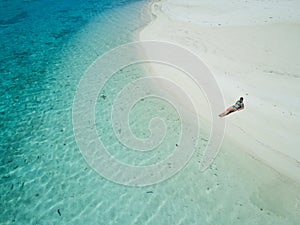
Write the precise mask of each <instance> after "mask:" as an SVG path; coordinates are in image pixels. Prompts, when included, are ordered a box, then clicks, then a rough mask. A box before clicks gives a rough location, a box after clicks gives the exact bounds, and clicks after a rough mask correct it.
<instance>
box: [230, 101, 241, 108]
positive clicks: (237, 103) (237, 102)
mask: <svg viewBox="0 0 300 225" xmlns="http://www.w3.org/2000/svg"><path fill="white" fill-rule="evenodd" d="M235 105H238V106H239V107H238V108H237V107H236V106H235ZM235 105H233V106H232V108H234V109H239V108H242V103H241V102H240V101H236V103H235Z"/></svg>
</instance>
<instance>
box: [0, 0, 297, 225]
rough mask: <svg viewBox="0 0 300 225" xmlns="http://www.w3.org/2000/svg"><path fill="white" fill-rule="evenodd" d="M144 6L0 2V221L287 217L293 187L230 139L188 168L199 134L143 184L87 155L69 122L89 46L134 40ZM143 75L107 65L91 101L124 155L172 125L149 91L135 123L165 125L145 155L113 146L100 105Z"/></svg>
mask: <svg viewBox="0 0 300 225" xmlns="http://www.w3.org/2000/svg"><path fill="white" fill-rule="evenodd" d="M147 5H148V2H147V1H83V0H82V1H79V0H77V1H67V0H65V1H50V0H44V1H1V8H0V9H1V13H0V18H1V19H0V26H1V30H0V32H1V33H0V43H1V54H0V61H1V67H0V71H1V77H0V79H1V82H0V85H1V86H0V93H1V105H0V118H1V119H0V126H1V130H0V137H1V139H0V146H1V152H0V154H1V157H0V159H1V165H0V173H1V178H0V179H1V180H0V189H1V197H0V198H1V199H0V209H1V211H0V224H155V225H156V224H272V225H274V224H280V225H281V224H296V223H297V221H299V215H300V213H299V205H298V204H300V203H299V199H298V198H297V193H299V187H297V186H295V185H294V184H293V183H292V182H290V181H289V180H287V179H284V178H282V177H281V176H279V175H277V174H276V173H274V172H272V171H271V170H270V169H269V168H267V167H264V166H262V165H261V164H260V163H259V162H257V161H256V160H254V159H252V158H250V157H248V156H247V155H245V154H242V153H237V152H235V151H234V150H230V149H229V148H226V146H233V145H232V143H230V141H227V142H226V141H225V143H224V148H222V152H221V154H220V156H219V157H218V158H217V160H216V162H215V163H214V164H213V165H212V166H211V168H210V169H209V170H207V171H206V172H204V173H200V172H199V170H198V166H199V160H200V158H201V149H202V148H203V146H204V145H205V144H206V142H205V141H204V142H200V146H199V149H197V151H196V152H195V154H194V156H193V158H192V160H191V161H190V163H189V164H188V165H187V167H186V168H185V169H183V170H181V171H180V172H179V173H178V174H176V175H175V176H174V177H172V178H170V179H168V180H166V181H164V182H162V183H159V184H156V185H152V186H148V187H142V188H136V187H128V186H124V185H119V184H116V183H113V182H111V181H108V180H107V179H105V178H103V177H101V176H99V175H98V174H97V173H96V172H95V171H94V170H93V169H92V168H90V166H89V165H88V164H87V163H86V162H85V160H84V159H83V157H82V155H81V153H80V151H79V149H78V146H77V144H76V142H75V138H74V134H73V127H72V103H73V98H74V94H75V91H76V88H77V85H78V83H79V80H80V78H81V77H82V75H83V74H84V72H85V70H86V69H87V67H88V66H89V65H90V64H91V63H92V62H93V61H94V60H95V59H96V58H97V57H98V56H100V55H101V54H103V53H105V52H106V51H107V50H109V49H112V48H113V47H116V46H118V45H120V44H124V43H127V42H129V41H132V40H137V37H136V35H137V34H138V31H139V29H141V28H142V27H143V26H145V25H146V23H147V22H148V21H149V19H150V17H149V15H148V12H147ZM142 76H143V68H141V67H140V66H131V67H128V68H126V69H124V70H123V71H121V72H118V73H116V75H115V76H114V77H113V78H112V80H111V81H110V82H108V83H107V86H106V87H105V89H104V92H103V93H105V96H107V98H105V99H104V98H101V96H99V101H98V102H99V104H98V105H97V113H98V114H97V115H98V117H97V121H96V123H97V129H98V131H99V133H100V134H101V135H102V136H103V140H104V142H105V143H106V145H107V146H110V148H109V150H110V153H111V154H113V155H114V156H115V157H117V158H118V159H120V160H123V161H124V162H127V163H131V164H134V165H148V164H151V163H153V162H155V161H158V160H161V159H163V158H165V157H166V156H167V155H168V154H169V153H170V152H171V151H172V147H173V146H174V141H175V140H176V139H177V138H178V133H179V130H178V127H177V126H178V120H177V117H176V113H175V111H174V110H173V109H172V107H169V106H168V105H166V104H165V102H160V101H158V100H157V99H152V98H150V99H146V100H145V101H143V102H142V103H141V104H140V105H136V107H135V108H134V110H133V112H132V115H131V123H132V126H133V131H134V132H135V133H136V135H137V136H140V137H141V138H143V137H147V136H148V135H149V133H147V129H144V127H145V126H146V124H147V123H146V122H147V121H149V118H151V116H153V114H154V115H160V116H166V117H167V118H168V120H167V124H169V125H168V127H169V128H170V129H171V131H172V132H171V133H168V135H167V136H166V139H165V141H164V142H163V143H162V145H161V146H159V147H158V149H156V150H157V151H152V152H149V153H146V154H147V155H146V156H145V155H142V154H137V155H136V154H135V152H131V151H130V150H129V149H126V148H124V147H122V146H118V145H117V144H118V143H117V140H116V138H115V137H113V133H112V130H111V126H110V125H111V124H110V120H109V115H110V113H109V105H110V104H111V103H112V101H113V99H114V97H115V95H116V93H118V91H119V90H120V88H121V87H122V86H123V85H124V84H126V83H128V82H130V81H132V80H134V79H136V78H139V77H142ZM147 105H148V106H147ZM149 105H150V106H151V107H149ZM100 115H101V116H100ZM140 115H142V116H140ZM205 138H207V137H204V138H203V140H205ZM116 146H117V147H116ZM236 148H237V149H238V146H236Z"/></svg>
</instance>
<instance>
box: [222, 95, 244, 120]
mask: <svg viewBox="0 0 300 225" xmlns="http://www.w3.org/2000/svg"><path fill="white" fill-rule="evenodd" d="M243 100H244V98H243V97H240V100H237V101H236V103H235V104H234V105H233V106H231V107H229V108H228V109H226V111H225V112H223V113H221V114H220V115H219V117H224V116H226V115H228V114H230V113H232V112H235V111H240V110H242V109H244V103H243Z"/></svg>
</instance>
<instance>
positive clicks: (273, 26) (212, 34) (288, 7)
mask: <svg viewBox="0 0 300 225" xmlns="http://www.w3.org/2000/svg"><path fill="white" fill-rule="evenodd" d="M299 8H300V1H288V2H287V1H282V2H278V1H268V2H264V1H255V2H250V1H249V2H247V1H235V2H228V1H225V0H224V1H196V0H166V1H162V2H161V1H156V2H154V3H152V6H151V12H152V14H153V21H152V22H151V23H150V24H149V25H148V26H146V27H145V28H144V29H143V30H142V31H141V33H140V40H161V41H167V42H171V43H175V44H179V45H181V46H183V47H185V48H187V49H189V50H190V51H192V52H193V53H195V54H196V55H197V56H199V57H200V58H201V60H203V61H204V62H205V63H206V64H207V66H208V67H209V68H210V70H211V71H212V72H213V73H214V75H215V79H216V80H217V82H218V85H219V87H220V89H221V91H222V93H223V96H224V101H225V103H226V106H230V105H232V104H233V103H234V102H235V101H236V100H237V99H238V98H239V97H240V96H244V99H245V110H243V111H241V112H238V113H234V114H231V115H229V116H228V117H226V118H225V119H226V123H227V126H226V134H225V142H224V147H223V148H222V149H221V150H222V151H226V148H234V147H236V146H240V147H236V148H238V150H241V151H245V152H246V153H248V154H250V155H251V156H253V157H255V158H256V159H257V160H259V161H261V162H263V163H265V164H266V165H268V166H270V167H272V168H273V169H275V170H276V171H278V172H279V173H281V174H283V175H285V176H287V177H289V178H291V179H293V180H294V181H296V182H299V183H300V148H299V146H300V138H299V137H298V136H299V134H300V117H299V112H300V89H299V85H300V63H299V57H298V56H299V52H300V41H299V40H300V24H299V23H300V12H299ZM297 57H298V58H297ZM151 68H152V71H153V73H155V74H160V75H164V76H166V77H171V74H172V77H174V74H176V76H175V77H176V79H174V81H175V82H176V83H177V84H178V85H179V86H181V87H183V88H184V89H185V90H187V91H188V92H189V93H190V94H191V95H192V96H193V98H194V99H193V100H194V101H195V102H196V105H197V107H198V108H199V109H200V111H201V113H200V115H199V116H200V117H201V118H202V119H203V121H209V120H210V109H209V107H208V106H209V105H208V103H207V102H206V100H205V96H204V95H203V94H201V91H200V92H199V90H198V88H197V87H195V86H194V85H193V83H192V82H191V81H189V80H188V79H187V77H186V76H185V75H184V74H183V73H182V72H179V71H178V70H175V69H173V68H170V67H167V66H162V65H152V67H151ZM220 113H221V112H220ZM204 123H205V122H204ZM226 140H230V143H236V145H231V146H228V145H227V146H226V143H227V142H226Z"/></svg>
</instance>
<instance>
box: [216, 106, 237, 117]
mask: <svg viewBox="0 0 300 225" xmlns="http://www.w3.org/2000/svg"><path fill="white" fill-rule="evenodd" d="M234 111H236V109H235V108H233V107H229V108H228V109H226V111H225V112H223V113H221V114H220V115H219V116H220V117H224V116H226V115H228V114H230V113H232V112H234Z"/></svg>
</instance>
